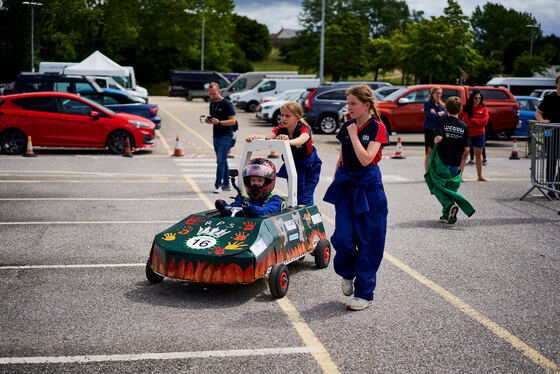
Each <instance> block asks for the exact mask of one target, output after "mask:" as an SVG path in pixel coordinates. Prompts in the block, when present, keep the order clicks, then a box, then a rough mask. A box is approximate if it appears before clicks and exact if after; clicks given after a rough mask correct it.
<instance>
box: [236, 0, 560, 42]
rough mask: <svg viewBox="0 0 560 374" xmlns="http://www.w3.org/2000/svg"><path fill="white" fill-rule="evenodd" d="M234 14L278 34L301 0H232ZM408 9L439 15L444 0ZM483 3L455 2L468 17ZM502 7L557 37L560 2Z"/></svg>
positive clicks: (415, 2)
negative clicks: (523, 14)
mask: <svg viewBox="0 0 560 374" xmlns="http://www.w3.org/2000/svg"><path fill="white" fill-rule="evenodd" d="M234 2H235V4H236V6H235V12H236V13H237V14H241V15H244V16H247V17H249V18H252V19H255V20H257V21H258V22H260V23H263V24H265V25H267V26H268V29H269V31H270V32H271V33H275V32H278V31H279V30H280V28H281V27H285V28H291V29H298V28H300V26H299V25H298V22H297V16H298V14H299V13H300V11H301V0H276V1H269V0H234ZM406 2H407V4H408V7H409V9H410V10H412V9H415V10H423V11H424V14H425V16H426V17H429V16H440V15H442V14H443V8H445V7H446V6H447V0H406ZM487 2H488V1H487V0H458V3H459V5H461V8H462V9H463V13H465V14H466V15H468V16H470V15H471V13H472V12H473V10H474V8H475V7H476V6H477V5H480V6H481V7H482V6H483V5H484V4H486V3H487ZM490 2H492V3H500V4H502V5H503V6H504V7H506V8H508V9H510V8H513V9H515V10H516V11H518V12H528V13H531V14H533V16H535V18H536V19H537V22H538V23H540V24H541V29H542V31H543V34H544V35H549V34H555V35H557V36H560V0H531V1H528V0H507V1H502V0H492V1H490Z"/></svg>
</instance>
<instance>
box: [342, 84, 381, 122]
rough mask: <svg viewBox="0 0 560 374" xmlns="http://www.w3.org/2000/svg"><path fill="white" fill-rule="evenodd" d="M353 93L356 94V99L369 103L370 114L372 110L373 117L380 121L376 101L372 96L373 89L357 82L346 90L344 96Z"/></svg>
mask: <svg viewBox="0 0 560 374" xmlns="http://www.w3.org/2000/svg"><path fill="white" fill-rule="evenodd" d="M348 95H353V96H356V98H357V99H358V100H360V101H361V102H362V103H364V104H365V103H369V104H370V114H371V113H372V112H373V114H374V115H375V117H376V118H377V119H378V120H379V121H381V117H380V116H379V114H378V113H377V103H376V101H375V97H374V96H373V91H372V90H371V87H370V86H368V85H367V84H359V85H357V86H352V87H350V88H349V89H348V90H347V91H346V96H348Z"/></svg>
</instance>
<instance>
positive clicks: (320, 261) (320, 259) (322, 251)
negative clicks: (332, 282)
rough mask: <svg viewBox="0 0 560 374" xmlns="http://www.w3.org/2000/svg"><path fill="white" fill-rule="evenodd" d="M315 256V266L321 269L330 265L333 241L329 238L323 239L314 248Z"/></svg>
mask: <svg viewBox="0 0 560 374" xmlns="http://www.w3.org/2000/svg"><path fill="white" fill-rule="evenodd" d="M313 256H315V266H317V268H319V269H324V268H326V267H327V266H329V263H330V262H331V243H329V241H328V240H327V239H321V240H319V242H318V243H317V245H316V246H315V249H314V250H313Z"/></svg>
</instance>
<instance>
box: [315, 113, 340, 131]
mask: <svg viewBox="0 0 560 374" xmlns="http://www.w3.org/2000/svg"><path fill="white" fill-rule="evenodd" d="M337 127H338V121H337V119H336V117H335V116H333V115H331V114H326V115H324V116H322V117H321V119H320V120H319V130H320V131H321V132H322V133H323V134H334V133H335V131H336V129H337Z"/></svg>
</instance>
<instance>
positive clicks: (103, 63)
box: [64, 51, 129, 76]
mask: <svg viewBox="0 0 560 374" xmlns="http://www.w3.org/2000/svg"><path fill="white" fill-rule="evenodd" d="M64 74H76V75H101V76H128V75H129V71H128V69H126V68H124V67H122V66H120V65H119V64H117V63H116V62H115V61H113V60H111V59H110V58H109V57H107V56H105V55H104V54H103V53H101V52H99V51H95V52H93V53H92V54H91V55H90V56H89V57H88V58H86V59H85V60H83V61H82V62H80V63H78V64H75V65H72V66H68V67H66V68H64Z"/></svg>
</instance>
